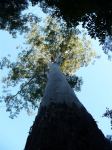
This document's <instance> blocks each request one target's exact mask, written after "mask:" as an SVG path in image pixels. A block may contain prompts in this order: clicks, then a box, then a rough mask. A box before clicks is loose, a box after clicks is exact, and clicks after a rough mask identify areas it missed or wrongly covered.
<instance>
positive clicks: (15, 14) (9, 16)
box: [0, 0, 39, 36]
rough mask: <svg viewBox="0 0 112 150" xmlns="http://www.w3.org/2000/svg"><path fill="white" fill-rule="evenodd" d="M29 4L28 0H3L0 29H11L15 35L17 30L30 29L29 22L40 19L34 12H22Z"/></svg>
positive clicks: (0, 10)
mask: <svg viewBox="0 0 112 150" xmlns="http://www.w3.org/2000/svg"><path fill="white" fill-rule="evenodd" d="M28 6H29V3H28V1H27V0H19V1H18V0H1V1H0V29H5V30H6V31H9V32H10V33H11V34H12V35H13V36H15V35H16V32H17V31H19V32H20V33H22V32H26V31H28V24H27V23H30V22H37V21H39V18H38V17H36V16H35V15H33V14H32V13H28V14H22V11H23V10H25V9H27V8H28Z"/></svg>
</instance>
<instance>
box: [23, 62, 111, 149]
mask: <svg viewBox="0 0 112 150" xmlns="http://www.w3.org/2000/svg"><path fill="white" fill-rule="evenodd" d="M25 150H112V148H111V146H110V143H109V141H108V140H107V139H106V138H105V137H104V135H103V133H102V132H101V131H100V130H99V128H98V127H97V124H96V122H95V121H94V119H93V117H92V116H91V115H90V114H89V113H88V112H87V110H86V109H85V108H84V106H83V105H82V104H81V103H80V102H79V100H78V98H77V97H76V95H75V94H74V93H73V90H72V89H71V88H70V86H69V84H68V83H67V81H66V79H65V77H64V75H63V74H62V73H61V72H60V70H59V67H58V66H57V65H56V64H52V66H51V70H50V72H49V75H48V83H47V86H46V89H45V94H44V97H43V99H42V102H41V104H40V108H39V111H38V114H37V117H36V119H35V121H34V124H33V126H32V128H31V129H30V132H29V136H28V138H27V142H26V146H25Z"/></svg>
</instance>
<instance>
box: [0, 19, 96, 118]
mask: <svg viewBox="0 0 112 150" xmlns="http://www.w3.org/2000/svg"><path fill="white" fill-rule="evenodd" d="M44 22H45V23H43V24H42V23H40V24H32V27H31V30H30V31H29V33H28V34H27V35H26V43H27V44H28V47H27V49H23V51H22V52H21V53H19V54H18V59H17V61H16V62H10V61H9V59H8V58H4V59H3V60H2V61H1V68H2V67H3V66H5V67H7V68H8V69H9V74H8V76H7V77H5V78H4V79H3V83H4V91H5V94H4V95H3V96H2V99H4V100H5V103H6V107H7V111H9V112H10V117H12V118H13V117H14V116H16V115H17V114H18V113H19V112H20V110H21V109H23V108H24V109H25V110H27V111H28V112H29V110H30V109H31V108H33V109H35V108H36V107H38V101H40V100H41V98H42V96H43V93H44V89H45V85H46V82H47V72H48V70H49V65H48V64H49V63H50V62H53V63H54V62H55V61H56V59H57V58H58V57H60V62H59V64H60V68H61V70H62V72H63V73H64V74H65V76H66V78H67V80H68V82H69V83H70V85H71V87H72V88H73V89H74V90H76V91H79V90H80V88H81V84H82V79H81V78H79V77H77V76H76V75H75V72H76V70H78V69H79V68H80V67H84V66H87V65H88V64H89V63H90V62H91V60H92V59H93V58H95V57H96V54H95V51H94V50H92V49H91V44H90V42H89V41H88V40H87V39H86V38H85V35H83V36H82V38H79V37H78V35H77V34H78V30H76V29H74V28H68V27H67V25H66V23H65V22H63V21H61V22H60V21H59V20H58V19H53V18H52V17H47V19H46V21H44ZM11 87H15V89H18V88H19V90H18V91H17V90H16V92H17V93H13V92H12V91H10V90H11V89H13V88H11ZM16 87H17V88H16ZM8 90H9V91H8Z"/></svg>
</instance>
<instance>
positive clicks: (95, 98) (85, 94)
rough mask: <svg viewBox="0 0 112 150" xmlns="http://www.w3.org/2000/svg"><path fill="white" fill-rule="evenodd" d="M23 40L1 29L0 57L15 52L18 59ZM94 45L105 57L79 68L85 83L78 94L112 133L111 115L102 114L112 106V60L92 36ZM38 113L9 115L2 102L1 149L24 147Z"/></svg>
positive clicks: (14, 149)
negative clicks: (14, 37)
mask: <svg viewBox="0 0 112 150" xmlns="http://www.w3.org/2000/svg"><path fill="white" fill-rule="evenodd" d="M23 41H24V39H23V37H21V36H18V38H17V39H12V37H11V35H9V34H8V33H7V32H5V31H0V58H1V57H2V56H5V55H7V54H11V55H12V60H14V59H15V58H16V56H17V50H16V46H17V45H21V43H23ZM92 45H93V48H94V49H96V50H97V51H98V53H100V54H101V55H102V57H101V58H100V59H98V60H97V61H96V63H95V64H94V65H89V66H88V67H86V68H81V69H80V70H79V71H77V75H79V76H82V78H83V81H84V83H83V85H82V90H81V92H79V93H76V94H77V96H78V98H79V99H80V101H81V102H82V103H83V104H84V106H85V107H86V108H87V110H88V111H89V112H90V113H91V114H92V115H93V117H94V118H95V120H96V121H97V123H98V126H99V128H100V129H101V130H102V131H103V133H104V134H105V135H107V134H112V130H111V129H110V121H109V120H108V119H107V118H102V114H103V113H104V112H105V108H106V107H110V108H112V104H111V101H112V62H111V61H108V59H107V56H106V55H105V54H103V52H102V50H101V47H100V46H99V44H98V41H94V40H92ZM2 76H4V72H2V71H1V70H0V79H1V77H2ZM0 86H1V85H0ZM1 92H2V90H1V88H0V93H1ZM35 115H36V113H34V114H32V115H30V116H28V115H27V113H26V112H24V111H22V112H21V114H20V115H19V116H18V117H17V118H15V119H13V120H12V119H10V118H9V117H8V116H9V114H8V113H6V112H5V104H3V103H1V104H0V119H1V123H0V135H1V136H0V149H1V150H22V149H23V148H24V145H25V142H26V138H27V136H28V132H29V129H30V126H31V125H32V124H33V121H34V118H35Z"/></svg>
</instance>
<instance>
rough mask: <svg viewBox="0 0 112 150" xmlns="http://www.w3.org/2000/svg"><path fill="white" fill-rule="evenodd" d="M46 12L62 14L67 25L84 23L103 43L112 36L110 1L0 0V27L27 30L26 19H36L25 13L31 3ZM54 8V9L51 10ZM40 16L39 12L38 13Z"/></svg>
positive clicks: (58, 15) (60, 15)
mask: <svg viewBox="0 0 112 150" xmlns="http://www.w3.org/2000/svg"><path fill="white" fill-rule="evenodd" d="M37 4H39V6H40V7H41V8H42V9H43V11H44V12H45V13H46V12H49V13H52V14H53V15H55V16H57V17H62V18H63V19H64V20H65V21H66V22H67V24H68V25H70V26H71V25H73V26H74V27H76V26H77V25H78V24H79V23H80V22H82V25H83V27H85V28H86V29H87V30H88V33H89V35H90V36H91V37H93V38H96V37H98V38H99V40H100V43H104V41H105V38H106V37H107V36H111V35H112V32H111V30H112V28H111V27H112V2H111V0H109V1H108V2H107V1H106V0H97V1H96V0H92V1H91V0H85V1H83V0H74V1H72V0H66V1H64V0H58V1H57V0H53V1H52V0H41V1H40V0H28V1H26V0H19V1H17V0H10V1H8V0H2V1H1V3H0V9H1V12H0V28H1V29H6V30H8V31H10V32H12V31H13V32H15V31H16V30H20V31H24V30H25V29H27V27H28V26H26V22H27V21H29V20H31V19H29V18H33V19H34V18H35V17H34V16H32V15H30V17H29V16H28V15H23V14H22V11H23V10H25V9H27V8H28V6H29V5H33V6H35V5H37ZM49 8H52V10H53V11H51V9H49ZM37 16H38V14H37Z"/></svg>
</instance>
